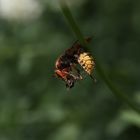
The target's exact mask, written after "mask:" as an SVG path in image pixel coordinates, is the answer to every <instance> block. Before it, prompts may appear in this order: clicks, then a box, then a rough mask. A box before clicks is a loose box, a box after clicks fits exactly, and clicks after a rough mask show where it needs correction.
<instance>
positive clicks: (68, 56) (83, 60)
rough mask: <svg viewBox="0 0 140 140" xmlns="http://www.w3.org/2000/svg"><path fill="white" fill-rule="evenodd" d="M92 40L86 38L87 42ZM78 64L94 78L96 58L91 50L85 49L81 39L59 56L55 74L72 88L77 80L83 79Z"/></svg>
mask: <svg viewBox="0 0 140 140" xmlns="http://www.w3.org/2000/svg"><path fill="white" fill-rule="evenodd" d="M90 40H91V37H89V38H86V39H85V41H86V42H87V43H88V42H90ZM78 65H80V66H81V67H82V68H83V70H84V71H85V72H86V73H87V74H89V75H90V77H91V78H93V76H92V72H93V69H94V67H95V62H94V59H93V57H92V55H91V54H90V53H89V52H86V51H85V50H84V48H83V47H82V45H81V44H80V43H79V41H76V42H75V43H74V44H73V45H72V47H70V48H69V49H67V50H66V51H65V52H64V54H62V55H61V56H59V57H58V59H57V60H56V63H55V75H56V77H58V78H61V79H62V80H63V81H64V82H65V83H66V87H67V88H72V87H73V86H74V84H75V82H76V81H78V80H82V79H83V78H82V75H81V72H80V70H79V69H78Z"/></svg>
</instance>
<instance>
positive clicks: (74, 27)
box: [60, 1, 140, 113]
mask: <svg viewBox="0 0 140 140" xmlns="http://www.w3.org/2000/svg"><path fill="white" fill-rule="evenodd" d="M60 6H61V10H62V13H63V14H64V16H65V18H66V20H67V22H68V23H69V25H70V27H71V28H72V31H73V32H74V34H75V35H76V37H77V38H78V40H79V41H80V43H81V44H82V45H83V46H84V47H85V48H86V50H88V48H87V44H86V42H85V39H84V36H83V34H82V32H81V31H80V29H79V26H78V25H77V23H76V21H75V20H74V18H73V16H72V14H71V11H70V9H69V7H68V6H67V4H66V3H65V2H64V1H60ZM96 71H97V73H98V74H99V76H100V77H101V79H102V80H103V81H104V82H105V83H106V85H107V86H108V88H109V89H110V90H111V91H112V93H114V95H115V96H117V97H118V98H119V99H121V100H122V101H124V102H125V103H126V104H127V105H128V106H130V107H131V108H132V109H133V110H135V111H136V112H138V113H140V109H139V108H138V107H137V106H136V105H135V103H134V102H133V101H132V100H131V99H129V97H128V96H127V95H126V94H125V93H123V92H121V91H120V90H119V89H118V88H116V86H115V85H114V84H113V83H112V81H111V80H110V79H109V78H108V77H107V76H106V74H105V72H104V71H103V69H102V68H101V66H100V64H99V63H98V62H96Z"/></svg>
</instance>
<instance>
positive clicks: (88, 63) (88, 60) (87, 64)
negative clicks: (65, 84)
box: [78, 52, 95, 75]
mask: <svg viewBox="0 0 140 140" xmlns="http://www.w3.org/2000/svg"><path fill="white" fill-rule="evenodd" d="M78 63H79V64H80V65H81V66H82V68H83V69H84V70H85V71H86V72H87V73H88V74H89V75H91V73H92V71H93V69H94V66H95V63H94V60H93V57H92V56H91V55H90V54H89V53H87V52H83V53H81V54H80V55H79V57H78Z"/></svg>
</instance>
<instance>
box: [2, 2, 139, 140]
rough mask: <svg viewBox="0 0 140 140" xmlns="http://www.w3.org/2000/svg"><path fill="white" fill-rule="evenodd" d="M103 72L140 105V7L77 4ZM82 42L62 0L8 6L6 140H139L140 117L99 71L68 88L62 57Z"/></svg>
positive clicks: (4, 7) (4, 67) (81, 24)
mask: <svg viewBox="0 0 140 140" xmlns="http://www.w3.org/2000/svg"><path fill="white" fill-rule="evenodd" d="M68 2H69V7H70V9H71V11H72V13H73V15H74V17H75V19H76V20H77V23H78V25H79V27H80V28H81V30H82V32H83V34H84V35H85V36H93V40H92V42H91V43H90V44H89V45H88V46H89V47H90V49H91V51H92V52H91V53H92V54H93V56H94V57H95V59H96V60H98V62H99V63H100V65H101V66H102V68H103V71H105V73H106V74H107V75H108V76H109V78H110V79H111V80H112V82H113V83H115V85H116V86H117V88H119V89H121V90H122V91H123V92H124V93H125V94H126V95H127V96H129V98H130V99H133V100H134V101H135V103H136V104H137V105H140V7H139V6H140V1H139V0H133V1H132V0H75V1H74V0H71V1H68ZM76 39H77V38H76V37H75V36H74V35H73V33H72V31H71V28H70V27H69V26H68V24H67V22H66V20H65V19H64V16H63V14H62V12H61V10H60V8H59V4H58V1H57V0H40V1H39V0H38V1H37V0H12V1H11V0H0V140H105V139H107V140H132V139H133V140H139V139H140V115H139V114H137V113H136V112H135V111H133V110H132V109H131V108H130V107H128V106H127V105H126V104H125V102H123V101H121V100H120V99H118V98H117V97H116V96H114V94H112V92H111V91H110V89H108V88H107V85H106V84H105V83H104V82H103V80H102V79H101V78H100V75H98V73H97V72H96V68H95V72H94V75H95V77H96V79H97V83H93V81H92V80H91V79H90V78H89V77H88V76H85V79H84V80H82V81H80V82H78V83H76V85H75V87H74V88H73V89H71V90H67V89H66V88H65V85H64V83H63V82H62V81H60V80H58V79H56V78H55V77H54V76H53V74H54V63H55V60H56V58H57V57H58V56H59V55H60V54H61V53H63V52H64V51H65V49H66V48H69V47H70V46H71V45H72V44H73V42H74V41H75V40H76Z"/></svg>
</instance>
